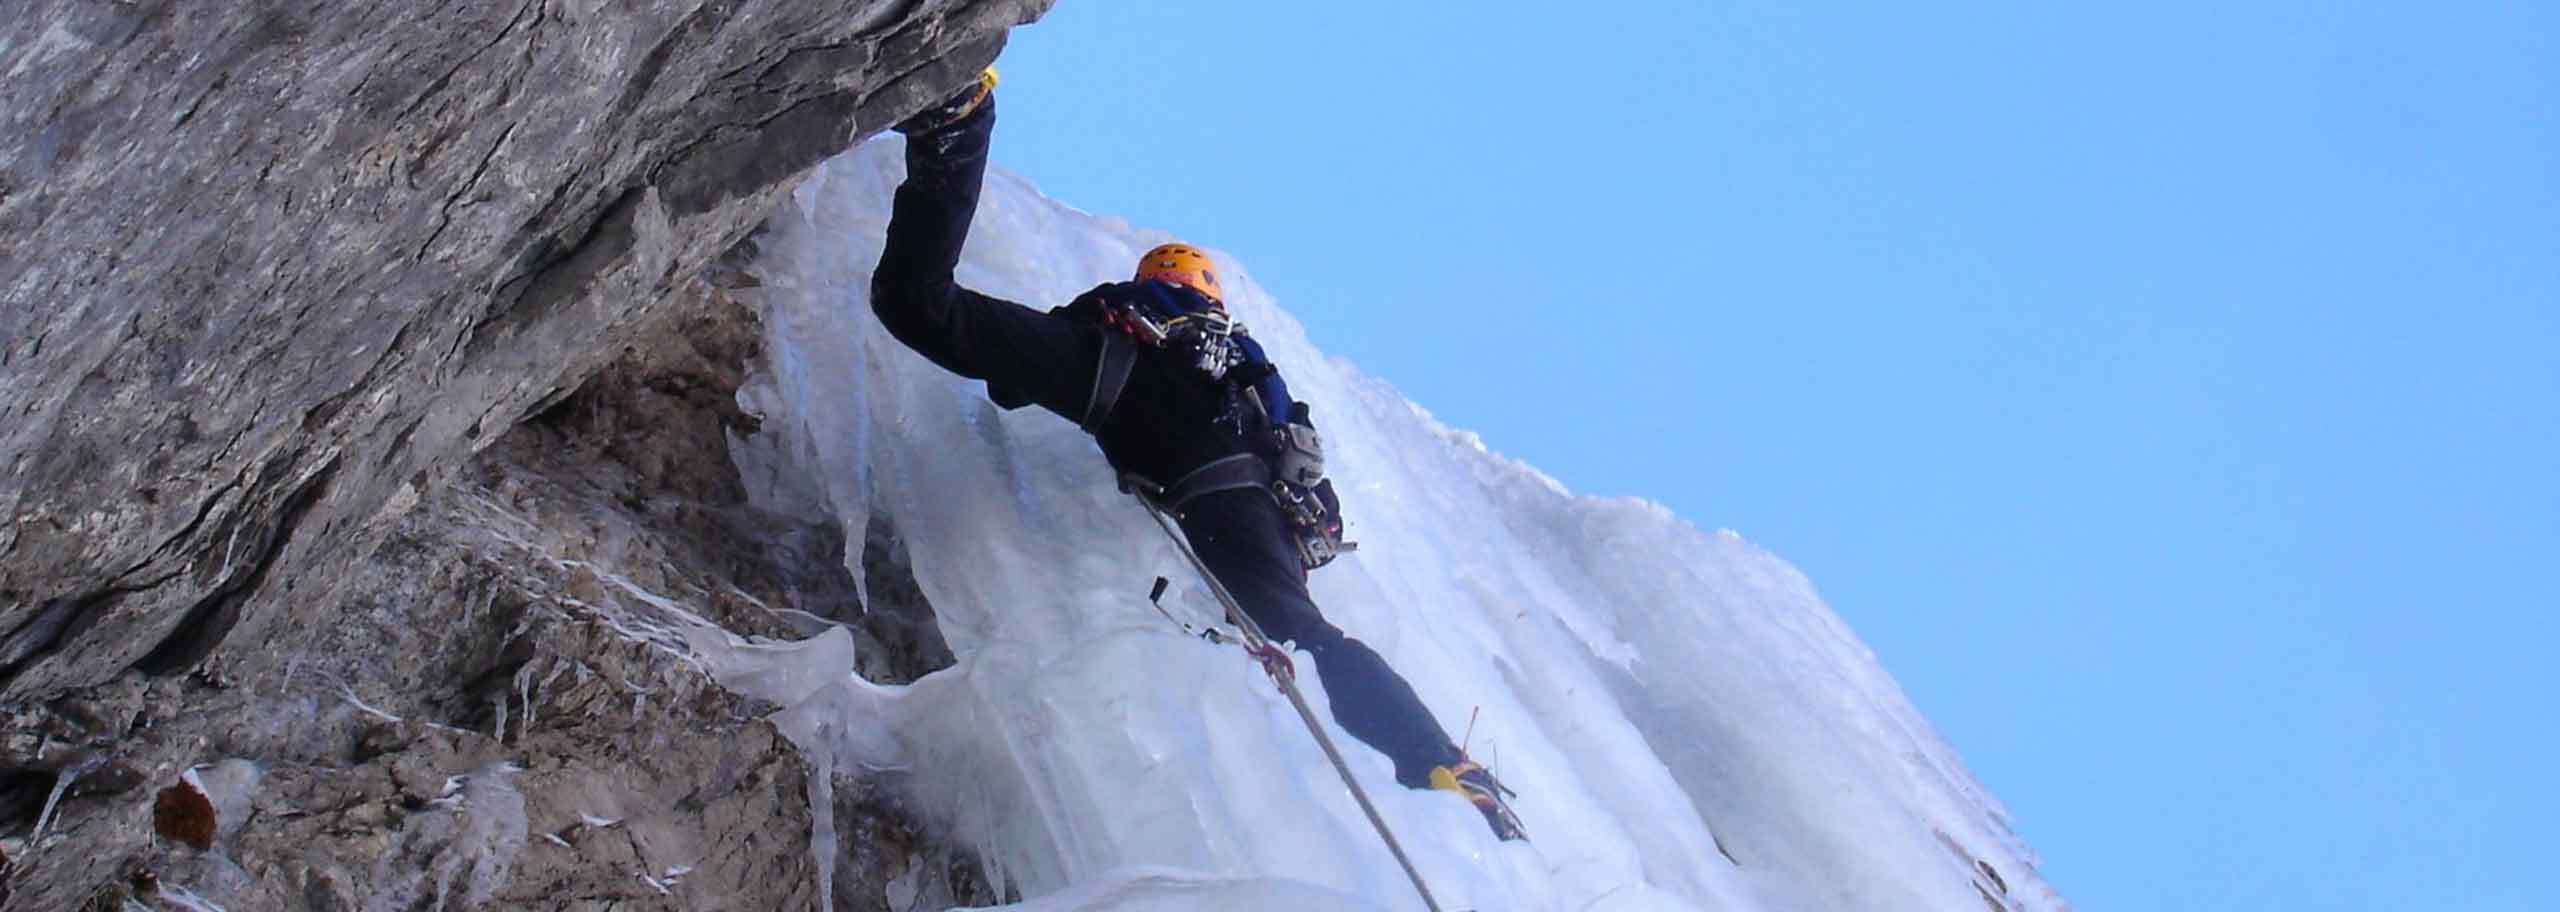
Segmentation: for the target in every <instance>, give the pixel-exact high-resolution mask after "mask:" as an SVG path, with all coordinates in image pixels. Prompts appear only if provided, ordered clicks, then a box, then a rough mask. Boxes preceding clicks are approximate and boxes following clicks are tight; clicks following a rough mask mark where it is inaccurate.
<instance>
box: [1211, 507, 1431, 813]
mask: <svg viewBox="0 0 2560 912" xmlns="http://www.w3.org/2000/svg"><path fill="white" fill-rule="evenodd" d="M1180 522H1181V524H1182V532H1183V534H1184V535H1185V536H1187V537H1189V538H1190V539H1191V547H1192V549H1193V550H1194V551H1197V552H1199V554H1200V561H1201V563H1204V564H1207V565H1208V567H1209V572H1211V573H1214V574H1217V576H1218V582H1220V583H1222V584H1224V585H1225V586H1226V587H1227V592H1228V593H1229V594H1231V595H1234V596H1235V598H1236V604H1237V605H1238V606H1239V607H1242V608H1243V609H1244V611H1245V613H1246V614H1248V615H1251V616H1252V617H1253V622H1254V623H1255V624H1258V625H1261V627H1262V632H1263V634H1264V635H1265V636H1268V637H1270V638H1271V639H1273V640H1275V641H1287V642H1292V643H1295V644H1297V646H1298V648H1300V649H1304V650H1306V651H1307V654H1308V655H1309V656H1311V657H1313V658H1314V659H1315V660H1316V674H1317V676H1318V677H1320V678H1322V679H1323V681H1324V691H1325V694H1326V695H1327V696H1328V697H1330V698H1332V702H1333V721H1334V722H1335V723H1336V724H1339V725H1341V726H1342V730H1343V731H1346V732H1350V733H1351V736H1352V737H1354V738H1358V739H1360V740H1361V741H1362V742H1363V743H1366V744H1368V745H1369V746H1370V747H1374V748H1377V749H1378V752H1379V753H1383V754H1386V755H1387V758H1388V759H1389V760H1393V761H1395V765H1396V781H1397V782H1400V783H1403V784H1404V785H1406V786H1408V787H1411V788H1428V787H1430V784H1431V768H1432V767H1435V766H1440V765H1444V764H1448V763H1454V762H1456V761H1457V759H1458V748H1457V746H1456V745H1453V744H1451V743H1449V736H1448V734H1447V733H1446V732H1444V731H1442V730H1441V728H1440V723H1439V720H1437V719H1434V718H1432V717H1431V711H1430V710H1429V709H1425V708H1424V707H1423V705H1422V698H1420V697H1417V696H1415V695H1414V693H1413V686H1412V685H1410V684H1407V683H1405V680H1404V677H1403V676H1402V675H1398V674H1396V671H1395V669H1394V668H1391V667H1388V665H1387V660H1386V659H1385V658H1383V657H1381V656H1379V655H1378V651H1377V650H1374V649H1371V648H1369V644H1367V643H1363V642H1360V641H1359V640H1357V639H1353V638H1351V637H1349V636H1345V635H1343V633H1342V628H1339V627H1335V626H1334V625H1333V623H1332V622H1330V621H1327V620H1325V619H1324V615H1323V613H1321V612H1320V611H1318V610H1317V609H1316V603H1315V599H1314V598H1312V597H1310V596H1309V595H1308V594H1307V578H1306V573H1305V571H1303V570H1301V569H1299V568H1300V566H1301V565H1300V564H1299V562H1298V551H1297V545H1296V544H1294V543H1292V542H1291V541H1290V539H1289V537H1290V535H1291V534H1292V532H1291V531H1290V529H1289V527H1288V522H1289V521H1288V518H1287V517H1286V516H1284V515H1282V514H1281V512H1280V507H1279V505H1277V504H1275V503H1273V502H1272V501H1271V495H1269V494H1265V493H1263V492H1261V491H1258V490H1242V489H1239V490H1229V491H1220V492H1217V493H1214V494H1209V495H1205V496H1203V497H1201V498H1199V499H1197V500H1194V501H1192V502H1191V504H1190V507H1189V508H1188V509H1186V510H1184V511H1183V514H1182V516H1181V517H1180Z"/></svg>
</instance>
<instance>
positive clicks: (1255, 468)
mask: <svg viewBox="0 0 2560 912" xmlns="http://www.w3.org/2000/svg"><path fill="white" fill-rule="evenodd" d="M994 88H995V72H994V71H993V70H988V71H987V72H986V73H984V74H982V75H981V76H980V77H979V78H978V80H977V81H976V82H975V83H973V84H972V85H970V86H969V87H967V88H966V89H964V90H963V91H961V92H960V93H959V94H958V95H956V96H954V97H953V98H952V99H950V100H949V101H947V102H945V103H943V104H942V105H939V106H937V107H935V108H933V109H931V110H928V111H925V112H924V113H922V114H918V115H916V116H915V117H914V118H911V119H909V120H907V121H906V122H903V123H900V124H898V125H897V126H896V127H895V129H897V130H898V132H900V133H904V134H906V136H907V149H906V157H907V176H906V181H905V183H903V184H901V185H899V187H898V193H897V199H896V201H895V202H894V203H893V204H892V209H891V214H890V220H889V229H888V240H887V242H886V244H885V245H883V248H882V250H881V252H880V265H879V268H878V269H877V270H876V271H875V272H874V273H873V275H872V280H871V306H872V309H873V311H874V312H876V313H878V314H879V317H880V322H881V325H883V326H885V327H887V328H888V330H889V333H890V335H892V336H895V337H897V339H898V341H900V342H903V343H905V344H906V346H907V347H908V348H912V349H914V350H915V351H916V352H917V353H919V354H922V355H923V356H925V357H926V358H927V359H930V360H931V361H933V363H935V364H937V365H940V366H942V367H943V368H944V369H945V370H949V371H951V372H953V373H956V374H959V375H961V376H964V377H968V378H971V379H976V380H984V381H986V384H987V394H988V397H989V398H991V399H993V400H995V402H996V403H997V404H998V405H1001V406H1004V407H1006V408H1019V407H1021V406H1024V405H1035V404H1036V405H1039V406H1041V407H1043V408H1046V409H1048V410H1049V411H1051V412H1055V413H1057V414H1058V415H1059V416H1061V417H1064V418H1066V419H1067V420H1069V421H1074V422H1077V423H1078V424H1079V425H1080V426H1082V427H1083V428H1084V430H1085V431H1086V432H1088V433H1091V434H1092V435H1093V436H1094V439H1095V441H1096V442H1098V443H1099V444H1100V445H1101V448H1102V454H1103V456H1104V457H1105V458H1106V459H1108V460H1109V461H1110V463H1111V465H1112V467H1113V468H1114V469H1115V470H1117V471H1120V472H1122V473H1128V474H1134V475H1136V476H1139V477H1141V478H1143V479H1146V480H1149V481H1152V482H1153V483H1154V484H1155V485H1157V486H1159V487H1161V488H1162V489H1163V493H1162V496H1161V497H1160V498H1159V502H1161V503H1162V504H1163V505H1164V506H1165V507H1166V508H1167V509H1168V510H1169V511H1170V512H1172V513H1173V514H1174V515H1175V516H1176V517H1177V519H1178V521H1179V523H1180V525H1181V527H1182V531H1183V533H1184V535H1185V537H1187V538H1189V539H1190V541H1191V544H1192V547H1193V548H1194V550H1196V551H1197V552H1198V554H1199V556H1200V558H1201V561H1202V563H1203V564H1204V565H1206V568H1207V569H1208V570H1209V572H1211V573H1213V574H1215V575H1216V577H1217V578H1218V580H1219V581H1220V582H1221V583H1223V584H1224V585H1225V586H1226V588H1227V589H1228V590H1229V591H1230V592H1231V593H1232V594H1233V595H1234V597H1235V599H1236V601H1237V603H1238V604H1239V605H1240V606H1241V607H1242V608H1243V609H1244V611H1245V613H1246V614H1247V615H1249V616H1251V617H1252V619H1253V620H1254V622H1255V623H1257V624H1259V625H1260V626H1261V628H1262V630H1263V632H1264V633H1265V635H1267V636H1268V637H1269V638H1270V639H1271V640H1272V641H1274V642H1294V643H1295V644H1296V645H1297V647H1298V648H1300V649H1303V650H1305V651H1306V652H1307V653H1308V654H1309V655H1310V656H1312V657H1313V658H1314V659H1315V667H1316V673H1317V674H1318V675H1319V676H1321V677H1322V678H1323V680H1324V687H1325V692H1326V693H1327V694H1328V695H1330V696H1331V698H1332V702H1333V718H1334V721H1335V722H1336V723H1338V724H1340V725H1341V726H1342V729H1343V730H1344V731H1346V732H1349V733H1350V734H1351V735H1352V736H1353V737H1356V738H1358V739H1360V740H1361V741H1363V742H1366V743H1367V744H1368V745H1369V746H1371V747H1374V748H1376V749H1378V750H1379V751H1380V752H1382V753H1384V754H1386V755H1387V757H1388V758H1389V759H1391V760H1393V761H1394V763H1395V775H1396V781H1397V782H1398V783H1401V784H1403V785H1405V786H1406V787H1408V788H1441V789H1447V790H1449V791H1453V792H1457V793H1458V794H1460V795H1463V796H1465V797H1466V798H1467V799H1468V800H1469V801H1470V802H1472V803H1474V804H1475V806H1476V807H1477V809H1478V810H1480V811H1483V812H1484V814H1485V819H1486V820H1487V821H1488V822H1489V823H1490V824H1492V826H1493V828H1494V832H1495V833H1496V834H1497V835H1499V836H1501V837H1502V838H1505V839H1511V838H1517V837H1518V836H1519V835H1520V834H1519V829H1518V825H1517V822H1516V819H1515V818H1512V817H1510V815H1509V813H1508V811H1507V810H1506V809H1505V808H1504V806H1503V801H1502V794H1503V790H1502V787H1501V786H1500V784H1499V783H1497V782H1495V781H1494V779H1493V777H1492V775H1491V774H1489V773H1488V772H1486V771H1485V769H1484V768H1483V767H1481V766H1478V765H1477V764H1475V763H1474V762H1471V761H1470V760H1468V759H1467V757H1466V755H1465V754H1464V753H1463V752H1462V751H1461V750H1460V749H1459V748H1458V746H1457V745H1455V744H1453V743H1451V742H1450V740H1449V735H1448V733H1447V732H1446V731H1444V730H1442V729H1441V727H1440V724H1439V722H1438V721H1437V720H1435V719H1433V718H1432V716H1431V713H1430V711H1428V710H1426V709H1424V708H1423V705H1422V701H1421V699H1420V698H1419V697H1417V696H1415V694H1414V692H1413V687H1412V686H1411V685H1409V684H1407V683H1405V680H1404V678H1403V677H1401V676H1399V675H1397V674H1396V672H1395V670H1394V669H1392V668H1389V667H1388V666H1387V663H1386V660H1385V659H1383V658H1381V657H1380V656H1379V655H1378V653H1377V651H1376V650H1373V649H1370V648H1369V646H1368V645H1367V644H1364V643H1362V642H1360V641H1359V640H1356V639H1353V638H1351V637H1348V636H1345V635H1343V632H1342V630H1341V629H1340V628H1337V627H1335V626H1334V625H1333V624H1331V623H1329V622H1327V621H1326V620H1325V619H1324V615H1323V614H1322V613H1321V612H1320V611H1318V609H1317V608H1316V604H1315V601H1314V599H1312V598H1311V597H1310V596H1309V595H1308V592H1307V571H1308V570H1309V569H1311V568H1314V567H1317V566H1321V565H1322V564H1323V563H1325V562H1326V561H1329V560H1331V559H1332V558H1333V556H1334V553H1335V550H1336V549H1337V548H1338V547H1340V545H1341V535H1342V521H1341V518H1340V517H1341V513H1340V508H1339V502H1338V501H1337V500H1336V499H1335V496H1334V491H1333V483H1332V481H1331V480H1330V479H1326V478H1324V477H1323V476H1322V472H1323V468H1322V453H1321V449H1320V447H1319V444H1318V442H1317V438H1316V435H1315V429H1314V427H1313V425H1312V422H1311V421H1310V420H1309V418H1308V413H1307V406H1306V404H1305V403H1301V402H1297V401H1295V400H1292V399H1291V398H1290V397H1289V388H1288V385H1287V384H1285V383H1283V382H1282V381H1281V379H1280V375H1279V373H1278V371H1277V370H1275V369H1274V368H1273V367H1272V365H1271V363H1270V361H1269V359H1267V358H1265V357H1264V355H1263V351H1262V346H1261V345H1260V344H1258V343H1256V342H1255V341H1254V339H1253V337H1252V336H1251V335H1248V334H1246V333H1245V332H1244V329H1243V327H1241V326H1237V325H1236V324H1235V323H1234V322H1233V321H1231V320H1230V319H1229V318H1228V317H1227V314H1226V307H1225V303H1224V300H1223V295H1222V292H1221V290H1220V288H1219V282H1218V273H1217V269H1216V267H1215V266H1214V265H1213V264H1212V263H1211V261H1210V260H1209V258H1208V257H1207V256H1206V255H1204V254H1202V253H1201V252H1200V251H1199V250H1197V249H1195V248H1192V247H1188V246H1185V245H1182V244H1166V245H1164V246H1161V247H1157V248H1155V249H1154V250H1150V251H1148V252H1147V253H1146V255H1145V256H1144V257H1142V258H1141V259H1140V260H1139V261H1138V267H1137V274H1136V276H1135V277H1134V278H1133V279H1132V280H1131V281H1126V282H1109V283H1105V284H1103V285H1100V286H1096V287H1095V288H1094V289H1093V290H1091V291H1087V292H1085V293H1084V294H1082V295H1079V296H1077V297H1076V299H1075V300H1074V301H1073V302H1071V303H1069V304H1067V305H1066V306H1064V307H1059V308H1056V309H1054V310H1050V311H1048V312H1045V313H1043V312H1041V311H1036V310H1032V309H1030V308H1026V307H1023V306H1022V305H1019V304H1015V303H1013V302H1010V301H1004V300H999V299H997V298H993V297H989V296H987V295H984V294H980V293H978V292H975V291H971V290H969V289H967V288H962V287H960V286H959V285H958V284H957V283H956V282H955V281H954V280H953V278H952V269H953V268H954V267H955V266H956V265H957V264H958V263H959V260H960V248H961V245H962V243H963V242H965V241H966V240H967V239H968V236H969V223H970V220H971V218H972V217H973V216H974V215H975V213H976V210H977V208H978V193H979V184H980V182H981V180H982V179H983V178H984V176H985V173H986V167H987V147H988V143H989V141H990V137H991V135H992V134H993V132H994V129H995V105H994V103H993V95H994Z"/></svg>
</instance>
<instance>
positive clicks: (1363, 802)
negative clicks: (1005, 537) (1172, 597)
mask: <svg viewBox="0 0 2560 912" xmlns="http://www.w3.org/2000/svg"><path fill="white" fill-rule="evenodd" d="M1120 488H1121V490H1124V491H1127V492H1129V493H1130V495H1131V496H1134V497H1136V498H1138V503H1140V504H1142V505H1144V506H1145V507H1146V508H1147V515H1148V516H1151V517H1154V518H1155V521H1156V527H1157V528H1160V529H1163V530H1164V534H1165V536H1166V537H1167V538H1171V539H1173V547H1174V549H1175V550H1177V551H1180V552H1182V557H1183V559H1184V560H1188V561H1190V562H1191V569H1193V570H1196V571H1199V573H1200V579H1201V581H1202V582H1205V583H1208V584H1209V592H1210V593H1211V594H1213V595H1216V596H1217V597H1218V603H1219V604H1222V605H1225V606H1226V609H1227V621H1228V623H1231V624H1234V625H1236V629H1237V630H1238V631H1240V632H1241V633H1242V634H1243V639H1244V643H1243V645H1244V650H1245V652H1246V653H1248V654H1251V655H1252V656H1253V658H1254V660H1255V661H1258V662H1260V663H1262V670H1263V671H1264V672H1266V673H1268V674H1270V675H1271V683H1273V684H1275V685H1278V686H1279V688H1280V692H1281V693H1282V694H1284V695H1286V696H1287V697H1288V698H1289V705H1290V706H1292V707H1295V708H1296V709H1297V710H1298V720H1299V721H1301V722H1305V723H1306V724H1307V733H1308V734H1311V735H1314V736H1315V738H1316V746H1317V747H1320V748H1323V749H1324V756H1325V759H1327V760H1331V761H1333V771H1334V772H1335V773H1337V774H1340V775H1341V776H1342V785H1343V787H1344V788H1347V789H1350V790H1351V799H1352V800H1353V801H1356V802H1358V803H1359V804H1360V812H1361V813H1364V814H1367V815H1369V825H1370V826H1371V827H1374V828H1376V829H1377V831H1378V838H1379V839H1381V840H1384V841H1385V842H1386V844H1387V851H1388V852H1389V853H1392V854H1393V855H1395V857H1396V864H1398V865H1402V866H1403V867H1404V875H1405V876H1406V877H1409V878H1412V879H1413V889H1414V891H1415V892H1418V893H1421V894H1422V904H1423V905H1424V906H1425V907H1428V908H1429V909H1430V910H1431V912H1441V910H1440V901H1439V900H1438V899H1435V898H1433V897H1432V895H1431V886H1430V885H1429V884H1425V883H1423V882H1422V872H1421V871H1419V870H1416V869H1415V868H1414V866H1413V859H1412V858H1409V857H1407V856H1406V855H1405V854H1404V845H1403V844H1402V843H1398V842H1397V841H1396V834H1395V832H1394V831H1392V830H1389V829H1387V819H1386V818H1385V817H1382V816H1380V815H1379V814H1378V806H1377V805H1375V804H1371V803H1370V802H1369V793H1368V791H1366V790H1364V789H1362V788H1361V787H1360V782H1359V780H1358V779H1355V778H1353V777H1352V775H1351V764H1349V763H1347V762H1344V760H1343V759H1342V750H1341V749H1340V748H1338V747H1335V746H1334V744H1333V738H1332V736H1330V735H1327V734H1325V733H1324V726H1323V725H1322V724H1320V723H1318V722H1317V721H1316V714H1315V710H1313V709H1309V708H1308V707H1307V698H1306V696H1305V695H1303V694H1300V693H1299V692H1298V670H1297V666H1296V665H1295V664H1294V663H1292V662H1290V661H1289V654H1288V653H1287V652H1285V651H1282V650H1281V648H1280V647H1279V646H1278V645H1276V644H1274V643H1272V642H1271V638H1270V637H1266V636H1263V635H1262V626H1261V625H1259V624H1256V623H1254V622H1253V618H1252V617H1250V616H1247V615H1246V614H1245V613H1244V607H1243V606H1241V605H1238V604H1236V597H1235V596H1234V595H1233V594H1231V593H1229V592H1228V591H1227V587H1226V584H1224V583H1221V582H1218V575H1217V574H1215V573H1211V572H1209V565H1208V564H1206V563H1203V562H1201V560H1200V554H1199V552H1196V551H1193V550H1191V540H1190V539H1188V538H1185V537H1183V534H1182V529H1181V527H1179V526H1176V525H1174V522H1173V516H1172V515H1171V514H1168V513H1166V512H1165V508H1164V506H1163V505H1162V504H1161V503H1159V499H1160V498H1161V497H1163V495H1164V489H1163V488H1160V487H1157V486H1156V484H1155V483H1154V482H1150V481H1148V480H1146V479H1145V478H1142V477H1139V476H1138V475H1136V474H1123V475H1121V476H1120ZM1159 591H1161V590H1159ZM1157 607H1158V610H1162V607H1163V606H1161V605H1159V606H1157ZM1168 616H1169V615H1168ZM1186 628H1187V625H1186Z"/></svg>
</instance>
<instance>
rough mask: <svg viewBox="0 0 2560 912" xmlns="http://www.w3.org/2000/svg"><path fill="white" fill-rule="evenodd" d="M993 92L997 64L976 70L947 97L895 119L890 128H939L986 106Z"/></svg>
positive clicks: (912, 132) (908, 132) (911, 133)
mask: <svg viewBox="0 0 2560 912" xmlns="http://www.w3.org/2000/svg"><path fill="white" fill-rule="evenodd" d="M995 93H996V68H995V67H988V68H986V69H985V70H982V71H980V72H979V73H978V78H976V79H974V80H971V81H970V82H969V84H968V85H965V86H962V87H960V91H958V92H955V93H953V94H952V96H951V98H950V100H948V101H944V102H943V103H941V104H937V105H934V106H933V107H930V108H926V109H924V110H923V111H920V112H917V114H916V115H915V116H914V117H909V118H907V119H905V120H901V121H898V122H897V123H896V124H895V125H893V126H891V127H890V128H889V129H892V130H896V131H898V132H900V133H904V134H906V135H908V136H914V135H916V134H919V133H931V132H933V131H936V130H940V129H942V128H944V127H948V126H951V125H952V124H956V123H959V122H961V121H962V120H966V119H968V117H969V115H971V114H975V113H977V112H978V110H979V109H980V108H983V107H986V105H987V99H989V98H992V97H994V96H995Z"/></svg>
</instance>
